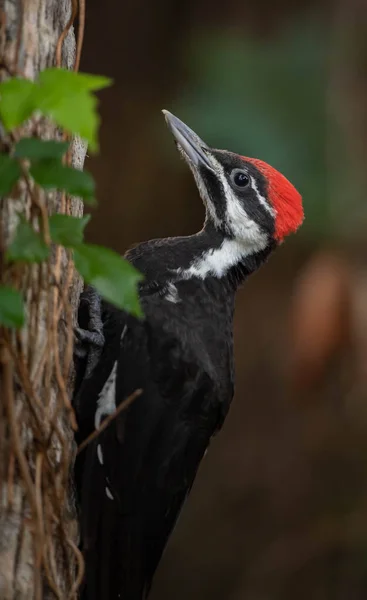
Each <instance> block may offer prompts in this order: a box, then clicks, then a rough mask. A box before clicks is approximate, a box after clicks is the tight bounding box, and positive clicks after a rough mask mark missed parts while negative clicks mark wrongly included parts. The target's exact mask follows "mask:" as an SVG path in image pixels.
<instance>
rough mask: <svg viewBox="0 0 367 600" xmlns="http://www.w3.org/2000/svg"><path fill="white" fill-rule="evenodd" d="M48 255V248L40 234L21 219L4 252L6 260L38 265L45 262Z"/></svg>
mask: <svg viewBox="0 0 367 600" xmlns="http://www.w3.org/2000/svg"><path fill="white" fill-rule="evenodd" d="M48 254H49V247H48V246H47V245H46V244H45V242H44V240H43V239H42V238H41V236H40V234H39V233H37V232H36V231H35V230H34V229H33V227H32V226H31V224H30V223H28V221H25V220H24V219H22V220H21V221H20V223H19V225H18V227H17V229H16V232H15V235H14V238H13V241H12V242H11V244H10V246H9V248H8V250H7V252H6V258H7V260H9V261H22V262H36V263H38V262H42V261H44V260H46V258H47V257H48Z"/></svg>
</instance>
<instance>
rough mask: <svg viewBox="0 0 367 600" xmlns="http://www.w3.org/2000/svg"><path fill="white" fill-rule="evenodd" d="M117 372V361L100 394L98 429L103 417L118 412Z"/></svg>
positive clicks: (97, 411) (95, 423)
mask: <svg viewBox="0 0 367 600" xmlns="http://www.w3.org/2000/svg"><path fill="white" fill-rule="evenodd" d="M116 372H117V360H115V364H114V365H113V368H112V371H111V373H110V375H109V377H108V379H107V380H106V383H105V384H104V386H103V388H102V390H101V391H100V393H99V394H98V402H97V406H98V408H97V410H96V414H95V416H94V427H95V429H98V428H99V426H100V424H101V420H102V416H107V415H111V414H112V413H113V412H114V411H115V410H116V398H115V395H116V394H115V392H116Z"/></svg>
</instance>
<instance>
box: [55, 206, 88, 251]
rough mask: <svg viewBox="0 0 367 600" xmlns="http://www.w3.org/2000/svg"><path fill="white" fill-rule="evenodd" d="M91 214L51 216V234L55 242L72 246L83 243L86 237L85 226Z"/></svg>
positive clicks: (68, 246) (67, 246)
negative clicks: (82, 215)
mask: <svg viewBox="0 0 367 600" xmlns="http://www.w3.org/2000/svg"><path fill="white" fill-rule="evenodd" d="M89 219H90V215H85V216H84V217H81V218H80V217H72V216H71V215H60V214H57V215H52V216H51V217H50V218H49V226H50V235H51V239H52V241H53V242H55V244H61V245H62V246H65V247H66V248H72V247H74V246H77V245H78V244H81V243H82V241H83V237H84V228H85V226H86V224H87V223H88V221H89Z"/></svg>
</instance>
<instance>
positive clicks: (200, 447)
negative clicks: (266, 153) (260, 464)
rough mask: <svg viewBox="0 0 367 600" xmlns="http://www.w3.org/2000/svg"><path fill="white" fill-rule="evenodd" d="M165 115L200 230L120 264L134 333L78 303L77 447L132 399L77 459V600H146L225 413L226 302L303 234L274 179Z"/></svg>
mask: <svg viewBox="0 0 367 600" xmlns="http://www.w3.org/2000/svg"><path fill="white" fill-rule="evenodd" d="M163 112H164V115H165V118H166V121H167V124H168V126H169V128H170V130H171V132H172V134H173V136H174V138H175V141H176V144H177V146H178V149H179V151H180V152H181V154H182V156H183V157H184V159H185V160H186V162H187V163H188V165H189V167H190V169H191V171H192V173H193V175H194V178H195V181H196V184H197V187H198V190H199V193H200V196H201V198H202V200H203V202H204V205H205V209H206V218H205V223H204V226H203V228H202V230H201V231H200V232H199V233H196V234H195V235H191V236H188V237H174V238H167V239H158V240H151V241H148V242H144V243H142V244H139V245H138V246H136V247H135V248H133V249H131V250H130V251H128V252H127V254H126V257H127V258H128V260H129V261H131V263H133V264H134V265H135V266H136V267H137V269H139V270H140V271H141V272H142V273H143V274H144V276H145V279H144V281H143V282H142V283H141V285H140V298H141V304H142V308H143V311H144V319H142V320H138V319H136V318H134V317H132V316H131V315H128V314H127V313H125V312H123V311H120V310H117V309H115V308H113V307H112V306H111V305H109V304H108V303H106V302H103V301H101V299H100V298H99V297H98V295H97V294H96V292H95V290H93V289H92V288H87V290H86V291H85V292H84V293H83V295H82V299H81V304H80V321H79V323H80V325H81V329H80V330H79V333H78V337H79V342H80V349H79V350H80V351H79V356H82V355H83V351H82V350H83V348H84V355H85V358H84V359H81V358H80V359H78V365H79V366H78V368H77V380H78V385H77V387H76V392H75V398H74V406H75V409H76V414H77V419H78V423H79V434H78V435H79V438H78V442H80V441H81V440H82V439H84V438H85V437H86V436H88V434H90V432H91V431H93V430H94V429H95V428H98V426H99V425H100V423H101V420H102V419H103V418H104V417H105V416H106V415H108V414H111V413H112V412H114V411H115V409H116V406H117V405H119V404H120V403H121V402H122V401H123V400H124V399H126V398H127V397H128V396H129V395H130V394H132V393H133V392H134V391H135V390H136V389H137V388H141V389H142V390H143V392H142V394H141V396H140V397H138V398H137V399H136V400H135V401H134V402H133V403H132V404H131V405H130V406H129V407H128V408H127V409H126V410H125V411H122V412H121V413H120V414H119V415H118V416H117V417H116V418H115V419H114V420H112V421H111V423H110V425H109V426H108V427H107V428H106V429H105V430H104V431H103V432H101V433H100V435H99V436H98V437H97V439H95V440H94V441H92V442H91V443H90V444H89V445H88V446H87V447H86V449H85V450H84V451H83V452H82V453H80V455H79V457H78V459H77V463H76V482H77V490H78V495H79V502H80V522H81V546H82V551H83V554H84V557H85V562H86V576H85V583H84V587H83V590H82V597H83V598H85V599H88V600H117V599H118V598H121V600H142V599H145V598H146V597H147V596H148V594H149V590H150V587H151V582H152V579H153V576H154V573H155V571H156V568H157V566H158V564H159V561H160V559H161V556H162V553H163V550H164V548H165V546H166V544H167V541H168V539H169V536H170V534H171V532H172V530H173V528H174V526H175V523H176V521H177V518H178V516H179V513H180V511H181V508H182V505H183V503H184V501H185V499H186V498H187V496H188V494H189V492H190V489H191V487H192V485H193V482H194V479H195V476H196V473H197V470H198V467H199V465H200V461H201V460H202V458H203V456H204V454H205V452H206V450H207V448H208V445H209V443H210V440H211V438H212V437H213V435H214V434H215V433H216V432H218V431H219V430H220V428H221V427H222V424H223V421H224V419H225V417H226V415H227V412H228V409H229V406H230V404H231V400H232V396H233V390H234V365H233V312H234V299H235V293H236V290H237V288H238V286H239V285H240V284H242V283H243V282H244V281H245V279H246V278H247V277H248V276H249V275H250V274H251V273H253V272H254V271H255V270H256V269H257V268H258V267H260V265H261V264H262V263H263V262H264V261H265V260H266V259H267V258H268V256H269V254H270V253H271V252H272V250H274V249H275V248H276V247H277V246H278V244H280V243H281V242H282V241H283V239H284V237H285V236H286V235H287V234H290V233H292V232H295V231H296V229H297V228H298V227H299V225H300V224H301V222H302V220H303V209H302V200H301V196H300V195H299V193H298V192H297V191H296V189H295V188H294V187H293V185H292V184H291V183H290V182H289V181H288V180H287V179H286V178H285V177H284V176H283V175H281V174H280V173H279V172H278V171H276V170H275V169H273V168H272V167H270V166H269V165H267V164H266V163H264V162H262V161H261V160H257V159H252V158H245V157H243V156H239V155H237V154H234V153H232V152H227V151H224V150H214V149H212V148H209V147H208V146H207V145H206V144H205V143H204V142H203V141H202V140H201V139H200V138H199V137H198V136H197V135H196V134H195V133H194V132H193V131H192V130H191V129H189V127H187V125H185V124H184V123H183V122H182V121H180V120H179V119H178V118H177V117H175V116H173V115H172V114H171V113H169V112H168V111H163ZM83 326H84V329H83ZM82 364H83V365H84V366H83V368H85V371H84V372H83V369H82V368H81V366H80V365H82Z"/></svg>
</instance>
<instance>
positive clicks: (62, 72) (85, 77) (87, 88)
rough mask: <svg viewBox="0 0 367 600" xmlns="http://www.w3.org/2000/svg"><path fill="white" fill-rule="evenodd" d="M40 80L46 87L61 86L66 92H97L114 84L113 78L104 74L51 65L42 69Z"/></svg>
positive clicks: (49, 88)
mask: <svg viewBox="0 0 367 600" xmlns="http://www.w3.org/2000/svg"><path fill="white" fill-rule="evenodd" d="M38 80H39V82H40V84H41V86H44V89H47V90H54V89H55V88H59V89H61V90H63V91H64V93H69V92H75V93H77V94H79V93H81V92H95V91H97V90H102V89H103V88H106V87H108V86H109V85H111V84H112V79H109V78H108V77H104V76H103V75H90V74H89V73H76V72H75V71H68V70H67V69H59V68H56V67H50V68H49V69H45V70H44V71H41V73H40V75H39V79H38Z"/></svg>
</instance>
